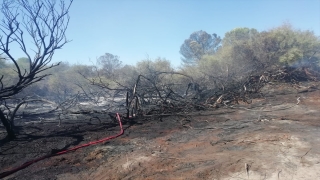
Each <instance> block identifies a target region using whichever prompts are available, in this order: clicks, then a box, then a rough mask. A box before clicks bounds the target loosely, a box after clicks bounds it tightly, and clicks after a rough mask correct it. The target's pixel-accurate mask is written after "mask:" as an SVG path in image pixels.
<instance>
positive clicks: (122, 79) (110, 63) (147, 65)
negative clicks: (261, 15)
mask: <svg viewBox="0 0 320 180" xmlns="http://www.w3.org/2000/svg"><path fill="white" fill-rule="evenodd" d="M319 51H320V39H319V37H317V36H316V35H315V34H314V33H313V32H312V31H302V30H298V29H294V28H293V27H292V26H291V25H290V24H283V25H282V26H280V27H276V28H273V29H270V30H267V31H262V32H259V31H257V30H256V29H250V28H235V29H233V30H231V31H229V32H227V33H226V34H225V35H224V37H223V38H220V37H219V36H218V35H217V34H208V33H207V32H205V31H197V32H194V33H192V34H191V35H190V37H189V38H188V39H186V40H185V42H184V43H183V44H182V45H181V47H180V53H181V55H182V56H183V58H182V62H183V64H182V65H181V67H179V68H178V69H174V68H173V67H172V65H171V64H170V61H169V60H167V59H165V58H157V59H154V60H150V59H146V60H141V61H140V62H138V63H137V64H136V65H135V66H131V65H125V64H122V62H121V61H120V59H119V57H118V56H116V55H113V54H110V53H106V54H104V55H102V56H101V57H100V58H98V59H97V61H96V64H95V65H80V64H76V65H70V64H68V63H66V62H63V63H61V64H60V65H59V66H57V67H54V68H52V69H48V70H46V71H45V72H43V73H46V74H48V73H49V74H52V75H51V76H49V77H47V78H46V79H45V80H42V81H41V82H39V83H36V84H33V85H32V86H30V87H28V88H27V89H25V90H24V91H23V92H22V93H20V94H18V95H17V96H20V97H23V96H26V95H30V94H37V95H39V96H41V97H46V98H49V99H51V100H56V101H64V100H66V99H67V98H68V97H70V96H72V95H74V94H77V93H79V92H85V93H86V94H90V93H94V92H98V91H101V89H104V91H113V92H114V93H116V92H117V90H118V92H119V91H121V90H132V89H133V88H134V86H135V85H136V84H137V81H138V79H139V81H141V83H140V87H141V88H142V87H145V89H144V94H148V92H151V94H152V93H155V96H156V93H158V94H159V93H160V91H165V89H166V88H167V89H170V90H172V91H173V92H175V93H178V94H180V95H181V96H183V95H186V89H187V88H188V85H190V83H191V84H199V87H198V89H197V90H202V89H215V88H220V89H224V88H225V87H226V86H228V85H230V84H234V83H239V82H242V81H245V80H246V79H247V78H248V77H249V76H255V75H261V74H263V73H273V72H276V71H277V70H278V69H281V68H283V67H292V68H299V67H304V68H308V69H309V70H310V71H315V72H319V58H320V53H319ZM17 63H18V64H19V66H20V67H22V68H21V69H23V70H24V71H28V66H29V61H28V59H27V58H20V59H18V60H17ZM1 75H4V79H3V81H2V82H3V83H9V84H10V83H14V81H15V77H16V72H15V69H14V66H13V64H9V63H7V62H6V61H5V60H4V59H2V60H0V76H1ZM139 76H140V77H139ZM141 77H143V78H141ZM142 79H144V80H142ZM143 81H145V82H144V84H143ZM150 84H151V85H150ZM148 88H149V89H148ZM152 88H155V89H158V90H157V91H159V92H156V91H154V89H153V90H152ZM113 95H114V94H113ZM140 96H143V95H140Z"/></svg>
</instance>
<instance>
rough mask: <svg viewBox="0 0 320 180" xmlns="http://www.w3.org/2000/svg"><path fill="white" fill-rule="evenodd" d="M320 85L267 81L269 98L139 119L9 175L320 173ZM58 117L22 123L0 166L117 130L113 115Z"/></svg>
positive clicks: (0, 149)
mask: <svg viewBox="0 0 320 180" xmlns="http://www.w3.org/2000/svg"><path fill="white" fill-rule="evenodd" d="M319 87H320V83H304V84H302V86H300V87H298V86H291V85H284V84H269V85H267V86H265V87H264V88H263V89H262V93H263V94H264V95H265V98H261V99H254V100H253V102H252V104H249V105H246V104H240V105H234V106H232V107H231V106H229V107H222V108H219V109H212V110H208V111H198V112H193V113H190V114H187V115H179V116H168V117H152V118H151V117H150V118H147V119H137V120H136V122H135V123H128V122H127V123H126V124H125V125H124V128H125V133H124V135H122V136H120V137H118V138H117V139H114V140H111V141H108V142H105V143H102V144H98V145H94V146H90V147H86V148H83V149H79V150H77V151H75V152H72V153H68V154H64V155H61V156H56V157H51V158H49V159H45V160H43V161H40V162H37V163H35V164H33V165H31V166H29V167H27V168H26V169H23V170H21V171H19V172H17V173H14V174H12V175H10V176H8V177H6V178H4V179H11V180H13V179H28V180H29V179H59V180H78V179H80V180H87V179H92V180H93V179H94V180H99V179H101V180H105V179H119V180H120V179H177V180H178V179H212V180H213V179H215V180H218V179H219V180H220V179H221V180H224V179H229V180H238V179H239V180H240V179H259V180H260V179H265V180H267V179H281V180H285V179H295V180H298V179H301V180H302V179H303V180H308V179H310V180H315V179H320V111H319V107H320V90H318V89H320V88H319ZM298 102H299V103H298ZM297 103H298V104H297ZM106 119H107V118H106ZM56 125H57V122H56V121H52V122H49V121H44V122H37V121H31V122H29V123H28V124H23V126H22V124H21V126H19V128H20V134H19V136H18V139H17V140H15V141H12V142H9V143H3V142H1V144H0V162H1V163H0V172H4V171H7V170H9V169H11V168H14V167H17V166H19V165H21V164H23V163H24V162H26V161H28V160H31V159H34V158H37V157H40V156H43V155H45V154H47V153H49V152H50V151H51V150H52V149H65V148H70V147H73V146H76V145H80V144H84V143H86V142H90V141H94V140H98V139H101V138H105V137H108V136H110V135H115V134H117V133H118V132H119V127H118V126H117V124H116V123H113V122H111V120H110V119H109V120H105V121H103V123H102V124H99V123H98V122H94V121H92V122H91V123H90V122H89V120H88V119H86V120H82V121H72V122H71V121H70V122H63V123H62V125H61V126H60V127H58V126H56ZM4 136H5V132H4V128H3V127H2V126H1V127H0V139H1V138H3V137H4Z"/></svg>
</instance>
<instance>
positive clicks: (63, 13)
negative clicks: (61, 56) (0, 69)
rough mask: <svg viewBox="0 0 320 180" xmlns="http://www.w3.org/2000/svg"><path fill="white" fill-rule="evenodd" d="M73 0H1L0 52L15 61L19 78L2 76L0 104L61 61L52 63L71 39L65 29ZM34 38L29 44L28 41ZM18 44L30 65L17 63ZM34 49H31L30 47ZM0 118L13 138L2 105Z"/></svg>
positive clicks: (13, 135) (9, 137) (43, 75)
mask: <svg viewBox="0 0 320 180" xmlns="http://www.w3.org/2000/svg"><path fill="white" fill-rule="evenodd" d="M72 2H73V0H69V1H65V0H60V1H56V0H35V1H28V0H15V1H12V0H4V1H3V2H2V4H1V7H0V8H1V9H0V10H1V13H2V17H3V18H2V20H1V22H0V55H1V56H2V57H4V58H5V59H6V60H7V61H10V62H12V63H13V64H14V67H15V69H14V71H15V73H16V78H15V79H14V81H12V82H11V83H8V82H5V81H4V75H2V76H0V105H1V104H3V103H4V102H5V101H6V100H8V99H10V98H12V97H13V96H14V95H16V94H18V93H20V92H21V91H23V89H25V88H26V87H28V86H30V85H32V84H34V83H36V82H39V81H41V80H42V79H43V78H45V77H46V76H49V75H50V74H45V73H44V72H43V71H45V70H47V69H50V68H52V67H55V66H57V65H59V63H55V64H52V63H50V62H51V60H52V56H53V54H54V52H55V50H57V49H60V48H61V47H62V46H64V45H65V44H66V43H68V42H69V41H68V40H67V38H66V35H65V33H66V30H67V27H68V24H69V19H70V17H69V9H70V6H71V4H72ZM30 38H31V41H32V44H33V46H32V47H30V46H29V44H28V43H26V39H28V41H30ZM14 46H16V47H17V46H18V47H19V48H20V50H21V51H22V52H23V53H24V55H25V56H26V57H27V58H28V60H29V67H28V68H26V69H23V68H22V67H20V66H19V64H18V63H17V59H16V57H14V53H13V52H12V51H11V49H12V47H14ZM30 49H31V50H30ZM0 119H1V122H2V123H3V125H4V126H5V128H6V130H7V133H8V136H7V138H8V139H9V140H10V139H14V138H15V132H14V129H13V124H12V123H11V121H10V118H8V116H7V115H6V112H5V111H4V109H3V108H0Z"/></svg>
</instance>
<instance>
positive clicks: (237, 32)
mask: <svg viewBox="0 0 320 180" xmlns="http://www.w3.org/2000/svg"><path fill="white" fill-rule="evenodd" d="M258 34H259V32H258V31H257V30H256V29H249V28H235V29H233V30H231V31H229V32H227V33H226V34H225V36H224V38H223V40H222V44H223V46H226V45H236V44H238V43H250V42H251V41H253V40H254V38H255V37H256V36H257V35H258Z"/></svg>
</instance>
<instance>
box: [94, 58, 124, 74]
mask: <svg viewBox="0 0 320 180" xmlns="http://www.w3.org/2000/svg"><path fill="white" fill-rule="evenodd" d="M97 63H98V67H100V71H101V74H102V75H104V76H105V77H106V78H108V79H114V78H116V77H115V75H116V74H115V72H116V71H117V70H118V69H120V68H121V67H122V62H121V61H120V59H119V56H117V55H113V54H110V53H105V54H104V55H103V56H100V57H99V58H98V59H97Z"/></svg>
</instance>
